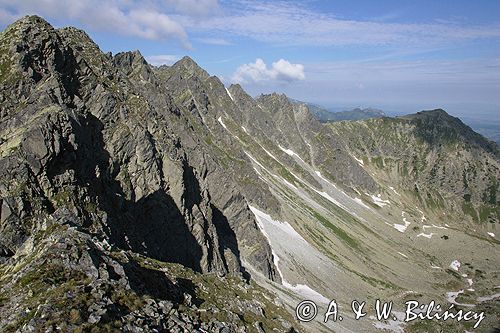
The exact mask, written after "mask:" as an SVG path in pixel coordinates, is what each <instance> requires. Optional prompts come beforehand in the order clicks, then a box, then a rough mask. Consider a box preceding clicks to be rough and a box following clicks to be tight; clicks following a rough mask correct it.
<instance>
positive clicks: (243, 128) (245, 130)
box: [241, 126, 248, 134]
mask: <svg viewBox="0 0 500 333" xmlns="http://www.w3.org/2000/svg"><path fill="white" fill-rule="evenodd" d="M241 129H242V130H243V132H245V133H246V134H248V131H247V129H246V128H245V127H243V126H241Z"/></svg>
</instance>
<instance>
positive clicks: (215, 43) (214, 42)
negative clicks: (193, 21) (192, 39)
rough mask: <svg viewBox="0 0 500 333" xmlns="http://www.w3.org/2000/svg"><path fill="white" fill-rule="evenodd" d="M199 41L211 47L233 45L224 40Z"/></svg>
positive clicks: (203, 39)
mask: <svg viewBox="0 0 500 333" xmlns="http://www.w3.org/2000/svg"><path fill="white" fill-rule="evenodd" d="M197 40H198V41H200V42H201V43H203V44H209V45H221V46H224V45H232V43H231V42H230V41H228V40H226V39H224V38H198V39H197Z"/></svg>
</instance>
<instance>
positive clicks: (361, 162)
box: [351, 155, 365, 166]
mask: <svg viewBox="0 0 500 333" xmlns="http://www.w3.org/2000/svg"><path fill="white" fill-rule="evenodd" d="M351 156H352V157H353V158H354V159H355V160H356V161H357V162H358V163H359V165H361V166H363V165H365V163H364V162H363V160H360V159H359V158H357V157H356V156H354V155H351Z"/></svg>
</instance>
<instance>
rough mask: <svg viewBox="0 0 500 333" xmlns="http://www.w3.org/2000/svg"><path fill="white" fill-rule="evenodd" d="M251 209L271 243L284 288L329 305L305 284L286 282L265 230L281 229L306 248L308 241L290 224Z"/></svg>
mask: <svg viewBox="0 0 500 333" xmlns="http://www.w3.org/2000/svg"><path fill="white" fill-rule="evenodd" d="M249 208H250V210H251V211H252V213H253V214H254V215H255V220H256V221H257V226H258V227H259V229H260V231H261V232H262V234H263V235H264V237H266V239H267V241H268V242H269V245H270V246H271V252H272V254H273V261H274V265H275V266H276V270H277V271H278V274H279V275H280V277H281V281H282V284H283V286H284V287H285V288H287V289H289V290H292V291H294V292H296V293H297V294H300V295H301V296H302V297H305V298H307V299H313V300H317V301H319V302H322V303H326V304H328V303H329V302H330V300H329V299H328V298H326V297H325V296H323V295H321V294H320V293H318V292H317V291H316V290H314V289H312V288H311V287H309V286H307V285H305V284H296V285H292V284H291V283H289V282H288V281H286V279H285V278H284V276H283V273H282V272H281V270H280V268H279V261H280V259H279V257H278V255H277V254H276V252H275V251H274V249H273V243H272V242H271V238H270V237H269V234H268V233H267V231H266V229H265V223H267V224H270V225H272V226H274V227H277V228H279V229H280V230H281V231H283V233H284V234H286V235H288V236H289V237H290V238H291V239H292V240H294V241H298V242H302V243H305V245H306V246H308V245H309V243H307V241H306V240H305V239H304V238H303V237H302V236H301V235H300V234H299V233H297V232H296V231H295V229H293V227H292V226H291V225H290V224H289V223H287V222H280V221H275V220H273V218H272V217H271V216H270V215H268V214H266V213H264V212H262V211H260V210H259V209H257V208H255V207H253V206H249Z"/></svg>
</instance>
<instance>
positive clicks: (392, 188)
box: [389, 186, 401, 196]
mask: <svg viewBox="0 0 500 333" xmlns="http://www.w3.org/2000/svg"><path fill="white" fill-rule="evenodd" d="M389 188H390V189H391V190H392V192H394V193H396V194H397V195H399V196H401V194H399V193H398V192H396V190H395V189H394V187H392V186H389Z"/></svg>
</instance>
